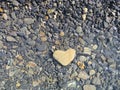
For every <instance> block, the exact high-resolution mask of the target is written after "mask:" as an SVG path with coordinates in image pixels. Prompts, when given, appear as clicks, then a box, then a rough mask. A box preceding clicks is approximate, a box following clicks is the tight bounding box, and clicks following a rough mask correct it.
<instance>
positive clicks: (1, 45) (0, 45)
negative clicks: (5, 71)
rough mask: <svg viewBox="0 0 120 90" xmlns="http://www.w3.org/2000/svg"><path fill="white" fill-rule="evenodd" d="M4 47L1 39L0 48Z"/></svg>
mask: <svg viewBox="0 0 120 90" xmlns="http://www.w3.org/2000/svg"><path fill="white" fill-rule="evenodd" d="M3 47H4V45H3V42H2V41H0V49H1V48H3Z"/></svg>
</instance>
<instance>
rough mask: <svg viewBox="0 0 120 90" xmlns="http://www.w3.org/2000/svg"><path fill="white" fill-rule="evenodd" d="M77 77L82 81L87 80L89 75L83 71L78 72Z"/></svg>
mask: <svg viewBox="0 0 120 90" xmlns="http://www.w3.org/2000/svg"><path fill="white" fill-rule="evenodd" d="M78 77H79V78H80V79H84V80H87V79H88V78H89V75H88V74H87V73H86V72H85V71H80V73H79V75H78Z"/></svg>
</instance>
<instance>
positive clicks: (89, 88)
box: [83, 85, 96, 90]
mask: <svg viewBox="0 0 120 90" xmlns="http://www.w3.org/2000/svg"><path fill="white" fill-rule="evenodd" d="M83 90H96V87H95V86H94V85H84V86H83Z"/></svg>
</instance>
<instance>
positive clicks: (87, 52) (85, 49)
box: [83, 47, 91, 55]
mask: <svg viewBox="0 0 120 90" xmlns="http://www.w3.org/2000/svg"><path fill="white" fill-rule="evenodd" d="M83 53H84V54H88V55H91V49H90V48H88V47H84V50H83Z"/></svg>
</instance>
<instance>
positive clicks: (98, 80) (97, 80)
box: [92, 73, 101, 85]
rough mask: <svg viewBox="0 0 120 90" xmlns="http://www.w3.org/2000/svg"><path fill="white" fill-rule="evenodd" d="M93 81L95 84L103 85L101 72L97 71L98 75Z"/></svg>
mask: <svg viewBox="0 0 120 90" xmlns="http://www.w3.org/2000/svg"><path fill="white" fill-rule="evenodd" d="M92 83H93V84H94V85H101V80H100V78H99V73H97V77H94V79H93V81H92Z"/></svg>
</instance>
